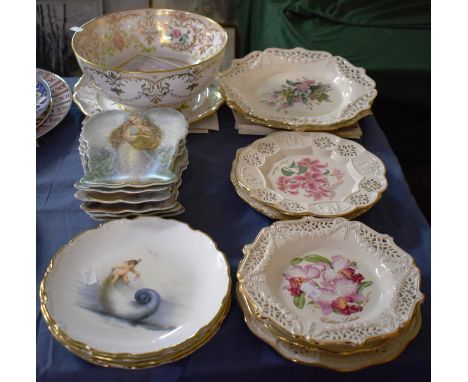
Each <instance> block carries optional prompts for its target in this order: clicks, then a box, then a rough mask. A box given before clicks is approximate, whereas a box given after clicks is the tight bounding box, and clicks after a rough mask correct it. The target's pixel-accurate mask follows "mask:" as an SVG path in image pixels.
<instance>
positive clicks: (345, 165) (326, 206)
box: [236, 131, 387, 217]
mask: <svg viewBox="0 0 468 382" xmlns="http://www.w3.org/2000/svg"><path fill="white" fill-rule="evenodd" d="M236 177H237V179H238V181H239V184H240V185H241V186H242V187H243V188H244V189H245V190H246V191H247V192H248V193H249V194H250V195H251V196H252V197H253V198H254V199H256V200H258V201H259V202H261V203H263V204H266V205H268V206H271V207H273V208H275V209H276V210H278V211H279V212H281V213H283V214H286V215H291V216H296V217H298V216H307V215H313V216H318V217H338V216H347V215H350V214H351V213H354V212H359V210H365V209H368V208H370V207H371V206H372V205H374V204H375V203H376V202H377V201H378V200H379V199H380V197H381V195H382V193H383V192H384V191H385V190H386V188H387V180H386V178H385V166H384V164H383V162H382V161H381V160H380V159H379V158H378V157H376V156H375V155H374V154H372V153H370V152H369V151H367V150H366V149H365V148H364V147H362V146H361V145H359V144H358V143H356V142H353V141H351V140H348V139H344V138H340V137H337V136H336V135H332V134H328V133H311V132H308V133H304V132H287V131H286V132H277V133H273V134H270V135H268V136H267V137H264V138H261V139H258V140H256V141H255V142H254V143H252V144H251V145H249V146H247V147H246V148H244V149H243V151H242V152H241V154H240V155H239V163H238V165H237V168H236Z"/></svg>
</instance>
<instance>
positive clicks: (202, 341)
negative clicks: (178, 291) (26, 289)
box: [52, 298, 231, 369]
mask: <svg viewBox="0 0 468 382" xmlns="http://www.w3.org/2000/svg"><path fill="white" fill-rule="evenodd" d="M230 305H231V299H230V298H229V299H228V300H227V304H226V306H225V307H224V309H223V311H222V312H220V314H219V316H218V321H217V322H216V323H215V324H213V326H212V327H210V328H209V329H208V330H207V331H206V332H205V333H204V334H202V335H201V336H200V337H199V338H196V339H195V340H194V341H192V342H190V343H187V344H185V345H184V346H181V347H180V348H178V349H177V351H174V352H168V353H166V354H162V355H161V356H158V357H141V358H138V359H124V358H111V357H107V356H101V355H98V354H95V353H93V352H91V351H84V350H82V349H81V350H80V349H76V348H75V347H74V345H73V344H69V343H68V342H64V339H63V338H60V337H57V336H56V335H55V334H54V333H52V334H53V335H54V338H55V339H56V340H57V341H58V342H60V343H61V344H62V345H63V346H64V347H65V348H66V349H67V350H68V351H70V352H71V353H73V354H74V355H76V356H77V357H80V358H82V359H84V360H85V361H87V362H90V363H92V364H95V365H98V366H103V367H113V368H123V369H146V368H151V367H157V366H161V365H164V364H167V363H171V362H175V361H178V360H180V359H182V358H185V357H188V356H189V355H191V354H193V353H194V352H195V351H197V350H198V349H200V348H201V347H203V346H204V345H206V344H207V343H208V342H209V341H210V340H211V339H212V338H213V337H214V336H215V335H216V334H217V332H218V331H219V329H220V328H221V326H222V323H223V321H224V319H225V318H226V316H227V314H228V313H229V310H230Z"/></svg>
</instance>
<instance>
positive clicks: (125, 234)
mask: <svg viewBox="0 0 468 382" xmlns="http://www.w3.org/2000/svg"><path fill="white" fill-rule="evenodd" d="M182 237H183V238H184V240H180V238H182ZM230 285H231V282H230V276H229V265H228V263H227V261H226V258H225V256H224V255H223V254H222V253H221V252H220V251H218V250H217V248H216V246H215V244H214V243H213V241H212V240H211V239H210V238H209V237H207V236H206V235H205V234H203V233H201V232H199V231H194V230H193V229H191V228H190V227H188V226H187V225H186V224H184V223H180V222H177V221H175V220H166V219H161V218H156V217H140V218H137V219H135V220H128V219H121V220H116V221H112V222H108V223H105V224H103V225H102V226H99V227H98V228H96V229H93V230H89V231H86V232H84V233H82V234H81V235H79V236H77V237H76V238H75V239H73V240H72V241H71V242H70V243H69V244H67V245H66V246H64V247H63V248H62V249H61V250H60V251H59V252H58V254H57V255H56V256H55V257H54V259H53V260H52V262H51V265H50V266H49V268H48V271H47V273H46V275H45V276H44V278H43V280H42V282H41V287H40V298H41V310H42V312H43V314H44V317H45V319H46V321H47V323H48V326H49V329H50V330H51V331H53V332H54V335H55V334H59V335H60V338H61V339H62V341H63V344H64V345H66V342H68V343H70V344H74V346H75V347H79V348H83V349H88V350H89V351H93V350H95V351H96V352H101V354H106V353H107V354H109V355H110V356H112V357H114V358H115V356H117V355H118V354H122V353H126V354H129V355H134V356H135V355H141V356H151V354H153V355H155V354H157V352H159V351H163V350H164V351H176V350H177V347H178V346H180V345H183V344H184V343H186V341H188V340H190V339H191V338H193V337H194V336H199V333H200V331H202V332H203V331H205V330H206V328H207V325H209V326H211V325H212V324H213V323H212V320H213V318H215V317H217V316H218V314H219V312H220V311H222V310H223V309H224V307H225V304H226V302H227V300H228V299H229V290H230ZM155 356H156V355H155Z"/></svg>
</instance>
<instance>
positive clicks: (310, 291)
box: [301, 283, 336, 316]
mask: <svg viewBox="0 0 468 382" xmlns="http://www.w3.org/2000/svg"><path fill="white" fill-rule="evenodd" d="M301 290H302V291H303V292H304V293H305V294H307V297H309V299H310V300H311V301H314V302H315V303H317V304H318V305H319V306H320V308H321V309H322V313H323V314H324V315H326V316H327V315H329V314H330V313H331V312H332V311H333V309H332V306H331V304H332V302H333V300H334V299H335V298H336V294H335V292H334V291H333V290H330V289H327V288H320V287H317V286H316V285H314V284H311V283H304V284H303V285H302V286H301Z"/></svg>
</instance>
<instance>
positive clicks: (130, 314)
mask: <svg viewBox="0 0 468 382" xmlns="http://www.w3.org/2000/svg"><path fill="white" fill-rule="evenodd" d="M139 263H141V259H138V260H127V261H125V262H123V263H121V264H118V265H116V266H114V267H112V268H111V271H110V273H109V275H108V276H107V277H106V278H105V279H104V282H103V283H102V286H101V288H100V292H99V303H100V305H101V308H102V310H103V311H104V312H105V313H107V314H109V315H112V316H114V317H119V318H123V319H126V320H131V321H138V320H142V319H144V318H146V317H149V316H150V315H152V314H153V313H154V312H156V310H157V309H158V307H159V304H160V302H161V296H160V295H159V293H158V292H156V291H155V290H153V289H149V288H141V289H138V290H136V289H135V288H134V287H132V286H131V285H130V279H129V273H133V274H134V275H135V279H139V278H140V272H138V271H137V270H136V269H135V267H136V266H137V265H138V264H139ZM120 280H121V281H120Z"/></svg>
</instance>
